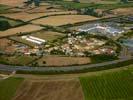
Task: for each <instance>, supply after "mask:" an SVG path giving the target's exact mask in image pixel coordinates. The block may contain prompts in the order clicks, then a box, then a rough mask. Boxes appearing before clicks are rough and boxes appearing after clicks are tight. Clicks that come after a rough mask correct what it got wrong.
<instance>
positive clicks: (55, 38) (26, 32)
mask: <svg viewBox="0 0 133 100" xmlns="http://www.w3.org/2000/svg"><path fill="white" fill-rule="evenodd" d="M33 2H34V0H33V1H32V0H31V1H30V0H29V1H28V2H24V3H23V5H22V4H21V5H19V6H17V7H13V8H11V9H10V8H9V9H8V11H9V12H10V14H8V13H1V14H0V21H4V22H6V25H7V29H5V28H3V29H2V31H0V37H1V39H0V54H1V59H2V60H1V62H2V63H6V64H14V63H15V64H16V65H29V66H33V65H34V66H36V65H38V64H36V62H37V63H40V62H38V61H41V63H42V62H44V64H41V65H42V66H43V65H45V66H47V64H48V62H50V61H47V60H49V59H50V58H55V59H54V60H55V61H56V60H57V59H58V58H59V59H61V58H62V57H64V61H63V62H64V63H65V62H67V60H68V59H70V57H71V58H72V59H82V58H84V59H86V60H85V64H86V63H93V59H94V58H95V56H101V55H103V56H105V58H106V57H107V59H106V60H108V58H110V57H113V59H114V58H115V59H117V58H118V57H119V55H120V50H121V42H119V41H117V40H119V38H121V37H123V34H124V33H127V32H129V31H130V30H131V29H132V25H133V24H132V23H128V22H131V21H132V16H131V15H129V12H127V11H126V12H124V11H125V10H123V12H119V10H118V11H117V10H115V9H114V10H110V12H111V13H107V12H105V11H103V12H104V13H106V14H102V15H103V16H95V13H98V15H99V12H95V10H94V12H93V13H92V14H91V13H86V11H91V9H89V8H87V9H86V8H79V9H74V8H73V9H69V8H67V9H66V8H65V7H64V6H63V5H60V4H54V3H53V4H52V5H51V1H48V2H47V1H46V2H45V1H41V2H40V1H39V2H38V1H35V2H34V3H33ZM73 2H77V1H73ZM13 5H14V4H11V5H10V6H13ZM17 5H18V4H17ZM5 9H6V8H5ZM3 10H4V9H3ZM96 10H99V9H96ZM101 10H103V8H101ZM129 10H132V8H129ZM6 11H7V10H6ZM92 11H93V9H92ZM4 12H5V11H4ZM116 13H117V14H118V13H119V14H120V15H121V14H123V13H127V14H128V16H126V17H125V16H120V17H117V16H116ZM88 14H89V15H88ZM110 16H112V19H110V18H108V17H110ZM113 17H114V18H113ZM61 19H63V20H61ZM101 19H105V20H101ZM121 20H123V21H125V22H121ZM126 23H127V24H126ZM2 27H3V26H2ZM88 58H89V59H91V61H92V62H91V61H90V60H89V62H88V61H87V59H88ZM92 58H93V59H92ZM97 58H98V57H97ZM12 59H14V60H12ZM17 59H20V60H21V61H18V62H17ZM24 59H27V60H24ZM41 59H42V60H41ZM62 59H63V58H62ZM66 59H67V60H66ZM70 60H71V59H70ZM8 61H9V62H8ZM22 61H23V62H22ZM68 61H69V60H68ZM86 61H87V62H86ZM20 62H21V64H20ZM34 62H35V64H34ZM59 62H60V60H59ZM78 62H79V60H77V61H76V62H75V63H74V64H76V63H78ZM94 62H97V61H94ZM22 63H23V64H22ZM68 63H69V62H68ZM49 64H50V63H49ZM72 64H73V63H72ZM65 65H67V64H65ZM68 65H71V64H68ZM38 66H39V65H38ZM53 66H54V64H53ZM57 66H58V64H57Z"/></svg>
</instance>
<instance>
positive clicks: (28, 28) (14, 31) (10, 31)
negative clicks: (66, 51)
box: [0, 24, 43, 37]
mask: <svg viewBox="0 0 133 100" xmlns="http://www.w3.org/2000/svg"><path fill="white" fill-rule="evenodd" d="M41 29H43V27H40V26H36V25H31V24H28V25H24V26H20V27H16V28H11V29H8V30H6V31H0V37H5V36H10V35H15V34H19V33H28V32H34V31H39V30H41Z"/></svg>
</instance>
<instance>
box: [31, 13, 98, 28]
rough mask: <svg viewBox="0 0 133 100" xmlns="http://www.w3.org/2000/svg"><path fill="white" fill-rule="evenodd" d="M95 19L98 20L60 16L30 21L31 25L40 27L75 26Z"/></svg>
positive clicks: (76, 16)
mask: <svg viewBox="0 0 133 100" xmlns="http://www.w3.org/2000/svg"><path fill="white" fill-rule="evenodd" d="M60 19H62V20H60ZM96 19H98V18H96V17H92V16H87V15H60V16H50V17H47V18H41V19H38V20H34V21H32V23H34V24H41V25H51V26H61V25H66V24H75V23H79V22H85V21H92V20H96Z"/></svg>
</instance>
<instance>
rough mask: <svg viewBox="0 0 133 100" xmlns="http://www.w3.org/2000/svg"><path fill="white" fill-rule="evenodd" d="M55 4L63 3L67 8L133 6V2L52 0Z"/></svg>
mask: <svg viewBox="0 0 133 100" xmlns="http://www.w3.org/2000/svg"><path fill="white" fill-rule="evenodd" d="M51 3H53V4H58V5H62V6H63V7H65V8H67V9H81V8H86V7H91V8H95V9H106V10H108V9H117V8H124V7H126V8H127V7H133V3H127V4H123V3H118V2H117V3H113V4H104V3H103V4H101V3H75V2H71V1H52V2H51Z"/></svg>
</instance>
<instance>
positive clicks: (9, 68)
mask: <svg viewBox="0 0 133 100" xmlns="http://www.w3.org/2000/svg"><path fill="white" fill-rule="evenodd" d="M128 60H133V57H132V58H125V59H119V60H114V61H109V62H104V63H98V64H89V65H80V66H71V67H28V66H11V65H3V64H0V70H1V71H38V72H50V71H53V72H56V71H57V72H61V71H63V72H71V71H81V70H84V69H89V68H95V67H102V66H106V65H111V64H117V63H120V62H124V61H128Z"/></svg>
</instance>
